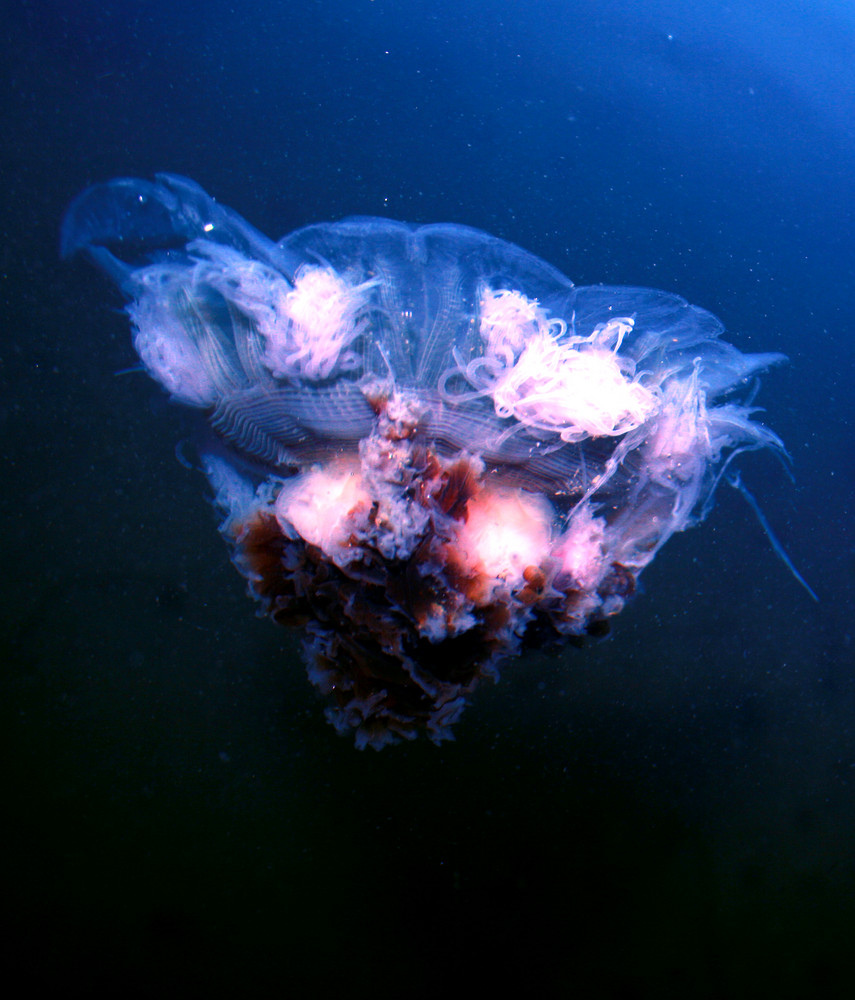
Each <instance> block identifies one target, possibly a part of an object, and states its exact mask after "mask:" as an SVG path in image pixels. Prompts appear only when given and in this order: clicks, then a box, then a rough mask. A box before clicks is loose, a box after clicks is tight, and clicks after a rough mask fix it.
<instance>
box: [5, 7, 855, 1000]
mask: <svg viewBox="0 0 855 1000" xmlns="http://www.w3.org/2000/svg"><path fill="white" fill-rule="evenodd" d="M2 6H3V17H2V22H0V23H2V27H0V35H1V36H2V49H3V50H2V56H0V66H2V67H3V69H2V74H3V82H4V85H5V86H4V92H5V94H6V97H5V99H4V100H3V101H2V102H0V128H2V131H0V135H2V145H0V157H2V160H0V162H2V178H3V197H2V199H0V205H2V215H0V226H2V237H3V238H2V242H0V275H2V287H0V296H2V298H0V301H2V304H3V313H4V316H3V322H2V329H0V338H2V368H0V383H2V401H0V422H2V457H3V467H4V469H5V472H4V475H3V484H4V489H3V490H2V523H3V524H4V526H5V532H4V536H5V541H4V550H5V555H6V560H5V567H4V572H3V574H2V588H3V595H2V602H0V615H2V623H3V624H2V631H0V642H2V646H0V662H2V671H0V675H2V688H3V690H2V707H3V724H2V725H3V732H4V735H5V736H6V738H7V739H6V743H7V747H8V750H7V758H6V759H7V764H6V767H5V768H4V784H5V791H4V796H3V801H4V805H5V816H6V822H5V824H4V825H5V828H6V830H7V832H8V833H10V834H11V839H12V846H11V848H9V847H7V849H6V851H5V852H4V864H3V868H4V881H5V888H4V890H3V894H2V900H3V902H2V917H3V924H4V926H3V938H4V941H5V942H6V943H7V944H11V945H12V946H13V948H14V953H15V954H16V955H17V959H18V961H19V963H20V964H21V965H22V966H23V967H24V968H25V969H26V971H27V975H28V976H29V980H30V981H31V982H32V981H45V982H47V983H48V984H49V985H51V986H57V985H62V984H67V983H69V982H74V983H80V984H83V985H84V986H85V987H88V988H89V989H90V991H94V992H95V993H97V992H99V991H105V990H107V989H111V990H113V991H116V990H119V989H121V990H123V991H126V989H127V984H128V983H131V982H132V983H137V984H138V985H139V986H140V987H143V988H145V989H147V990H148V991H152V990H155V989H162V990H166V991H167V992H168V991H169V990H170V989H172V990H173V991H178V992H183V994H184V995H188V996H190V995H196V993H197V992H200V991H201V990H202V989H206V990H207V992H208V993H213V994H215V995H216V994H218V993H223V994H228V993H229V992H230V991H233V990H234V989H235V988H236V987H239V986H243V987H245V988H247V989H249V990H250V991H254V992H259V991H261V990H262V989H265V990H268V991H269V990H270V989H272V988H277V987H278V988H281V990H282V991H285V990H290V991H291V993H292V994H293V995H296V996H299V995H304V994H305V993H307V992H308V990H309V989H311V990H312V991H313V992H315V991H318V990H320V991H321V992H324V991H332V990H337V991H339V990H340V991H345V990H346V991H347V993H348V994H349V995H351V996H354V995H355V996H363V995H369V994H370V995H372V996H377V995H381V996H382V995H384V994H389V995H395V994H399V993H400V994H403V993H405V992H406V993H408V994H409V995H415V996H427V995H436V994H437V993H438V992H439V991H443V992H444V991H447V990H448V989H450V988H452V987H453V986H455V984H456V985H459V986H460V987H461V988H465V989H472V988H479V989H490V988H492V987H493V986H494V985H495V984H496V983H498V982H504V983H508V984H509V985H510V986H511V987H512V988H513V989H514V990H522V989H524V988H525V989H527V990H528V991H529V992H531V991H532V990H534V992H535V993H537V995H540V996H550V997H551V996H566V995H568V993H570V992H572V991H573V990H576V991H577V992H578V994H579V995H583V996H584V995H591V994H592V991H593V990H596V994H597V995H600V996H615V997H641V996H653V995H661V993H662V991H663V990H666V989H671V990H679V991H681V992H687V993H690V995H693V996H700V997H705V996H709V997H719V996H741V995H749V994H750V995H756V993H757V991H758V989H761V988H762V989H763V990H764V991H766V992H768V993H769V994H770V995H777V996H804V995H808V994H810V993H814V994H815V993H817V992H822V994H823V995H824V996H833V995H840V991H842V990H843V989H844V988H845V985H846V984H847V983H849V982H851V974H852V968H851V966H852V957H851V946H850V945H851V935H852V932H853V930H855V902H853V899H855V896H853V890H855V847H853V845H855V798H853V797H855V732H853V730H854V729H855V679H853V673H855V671H854V670H853V668H855V652H853V593H854V592H855V531H853V527H852V524H853V519H852V513H853V512H852V500H851V497H852V493H853V487H855V449H853V445H852V440H853V415H855V348H853V344H855V338H853V319H852V316H853V311H855V309H853V305H855V303H853V294H852V284H851V282H852V270H853V249H852V241H851V231H852V226H853V212H854V211H855V194H853V189H852V183H851V178H852V175H853V168H855V127H853V122H855V11H853V9H852V6H851V5H850V4H846V3H843V2H838V3H834V2H828V0H826V2H821V3H817V4H813V5H811V7H810V10H809V11H807V10H805V5H803V4H796V3H795V2H793V3H786V4H785V3H780V2H772V0H764V2H758V0H748V2H746V3H742V4H734V5H726V4H719V3H708V4H704V5H700V4H694V3H689V2H687V0H672V2H663V0H654V2H652V3H647V4H645V5H643V10H642V11H641V12H639V11H638V10H637V9H636V8H637V7H638V5H636V4H633V3H630V2H629V0H623V2H621V0H612V2H605V3H603V2H593V0H592V2H587V3H585V2H573V0H560V2H559V0H554V2H552V0H543V2H538V0H531V2H529V3H520V2H511V0H507V2H485V0H456V2H454V3H451V2H446V0H434V2H431V3H428V2H421V0H397V2H394V3H393V2H391V0H374V2H371V0H350V2H345V0H336V2H333V0H317V2H310V0H306V2H304V3H299V4H298V3H290V2H289V3H275V2H273V0H268V2H267V3H259V4H254V5H237V4H232V3H224V2H220V0H208V2H206V3H201V2H199V3H197V2H193V3H183V4H174V3H164V2H162V0H149V2H147V3H130V2H126V3H117V2H109V0H108V2H106V3H104V4H101V5H98V7H97V9H96V8H94V7H92V8H91V9H89V5H82V4H79V3H72V2H70V0H69V2H61V0H55V2H53V3H50V4H35V3H23V2H18V3H12V2H7V3H4V4H3V5H2ZM156 170H169V171H172V172H176V173H181V174H185V175H187V176H190V177H193V178H194V179H195V180H197V181H198V182H199V183H200V184H202V185H203V187H205V188H206V189H207V190H208V191H210V192H211V193H212V194H213V195H215V196H216V197H217V198H218V199H220V200H221V201H222V202H223V203H225V204H227V205H231V206H233V207H234V208H235V209H236V210H237V211H239V212H240V213H241V214H242V215H243V216H244V217H245V218H247V219H248V220H249V221H250V222H251V223H253V224H254V225H256V226H257V227H258V228H259V229H261V230H262V231H264V232H266V233H268V234H269V235H271V236H278V235H280V234H282V233H285V232H286V231H288V230H290V229H293V228H295V227H296V226H299V225H303V224H305V223H308V222H313V221H321V220H327V219H335V218H339V217H341V216H344V215H350V214H367V215H385V216H389V217H393V218H402V219H405V220H408V221H411V222H419V223H423V222H435V221H449V222H456V223H462V224H466V225H472V226H477V227H480V228H483V229H486V230H488V231H490V232H493V233H495V234H496V235H498V236H501V237H503V238H504V239H508V240H511V241H513V242H515V243H519V244H521V245H522V246H524V247H526V248H527V249H529V250H531V251H532V252H534V253H536V254H538V255H539V256H541V257H543V258H545V259H546V260H548V261H550V262H551V263H553V264H555V265H556V266H557V267H559V268H560V269H561V270H562V271H564V272H565V273H567V274H568V275H569V276H570V277H571V278H572V279H573V280H574V281H576V282H578V283H580V284H590V283H596V282H606V283H612V284H638V285H651V286H654V287H658V288H663V289H666V290H669V291H674V292H678V293H680V294H681V295H684V296H685V297H686V298H688V299H689V300H690V301H692V302H694V303H697V304H698V305H701V306H704V307H705V308H708V309H710V310H711V311H713V312H714V313H716V314H717V315H719V316H720V317H721V318H722V319H723V321H724V322H725V323H726V325H727V327H728V331H729V333H728V336H729V338H730V339H731V340H732V341H733V342H734V343H735V344H736V345H737V346H738V347H740V348H741V349H743V350H754V351H783V352H785V353H786V354H788V355H789V356H790V358H791V363H790V364H789V366H788V367H786V368H783V369H778V370H775V371H773V372H772V373H770V374H769V375H767V376H766V377H765V379H764V384H763V387H762V390H761V393H760V395H759V397H758V404H759V405H762V406H763V407H764V408H765V410H766V413H765V417H764V419H765V420H766V421H767V422H768V423H769V424H770V425H771V426H772V427H773V428H774V429H775V430H776V431H777V432H778V433H780V435H781V436H782V437H783V438H784V440H785V441H786V443H787V445H788V448H789V450H790V452H791V455H792V458H793V472H794V475H795V484H792V483H791V482H790V481H789V479H788V478H787V476H786V475H785V473H784V472H783V470H782V469H781V468H780V467H779V466H778V465H777V464H776V463H775V461H774V459H772V458H770V457H763V456H756V457H754V458H751V457H749V459H748V460H747V461H746V462H745V463H744V464H743V467H742V468H743V478H744V480H745V482H746V483H747V484H748V485H749V487H750V489H751V490H752V492H753V493H754V494H755V495H756V496H757V497H758V499H759V501H760V503H761V505H762V508H763V511H764V512H765V515H766V517H767V518H768V520H769V522H770V524H771V525H772V527H773V529H774V530H775V532H776V533H777V534H778V536H779V537H780V539H781V541H782V542H783V543H784V545H785V546H786V548H787V551H788V552H789V554H790V556H791V557H792V559H793V560H794V562H795V563H796V564H797V566H798V567H799V569H800V571H801V572H802V573H803V574H804V576H805V577H806V578H807V580H808V581H809V582H810V584H811V586H813V588H814V589H815V590H816V591H817V593H818V594H819V597H820V598H821V603H820V604H819V605H815V604H813V603H812V602H811V601H810V599H809V598H808V596H807V595H806V594H805V592H804V591H803V590H802V589H801V588H800V587H799V586H798V585H797V584H796V582H795V581H794V580H793V578H792V577H791V576H790V575H789V574H788V573H787V572H786V569H785V568H784V567H783V565H782V564H781V562H780V561H779V560H778V559H777V558H776V556H775V553H774V551H773V550H772V548H771V546H770V545H769V544H768V542H767V540H766V539H765V537H764V535H763V532H762V530H761V528H760V526H759V524H758V523H757V520H756V519H755V517H754V515H753V513H752V511H751V510H750V508H749V507H748V505H747V504H746V503H745V502H744V501H743V499H742V498H741V497H740V496H739V495H738V494H736V493H735V492H734V491H732V490H729V489H723V490H722V491H721V492H720V496H719V501H718V504H717V506H716V509H715V510H714V511H713V513H712V514H711V516H710V518H709V520H708V521H707V522H706V524H705V525H703V526H702V527H701V528H699V529H698V530H696V531H692V532H688V533H686V534H684V535H681V536H678V537H676V538H674V539H673V540H672V541H671V543H670V544H669V545H668V546H667V547H666V549H665V550H663V552H662V553H661V554H660V555H659V556H658V558H657V561H656V563H655V564H654V565H652V566H651V567H650V568H649V569H648V571H647V572H646V573H645V575H644V582H645V592H644V593H643V594H641V595H640V596H639V597H637V598H636V600H635V602H634V603H633V605H632V606H631V607H630V608H629V609H628V610H627V611H626V612H624V614H623V615H622V616H621V617H620V618H619V619H617V620H616V622H615V628H614V630H613V635H612V637H611V638H610V639H609V640H608V641H606V642H604V643H601V644H599V645H594V646H591V647H589V648H587V649H585V650H582V651H579V650H571V651H569V652H565V653H563V654H561V655H560V656H558V657H554V658H549V657H547V656H532V657H530V658H527V659H524V660H521V661H518V662H516V663H515V664H514V665H512V666H511V667H509V668H508V669H507V670H506V671H505V676H504V677H503V680H502V683H501V684H500V685H498V686H496V687H495V688H493V689H489V690H484V691H482V692H481V695H480V697H479V698H478V700H477V701H476V702H475V703H474V704H473V705H472V706H471V707H470V708H469V710H468V711H467V714H466V715H465V717H464V719H463V721H462V723H461V724H460V725H459V726H458V727H457V733H456V734H457V742H456V743H454V744H450V745H445V746H443V747H442V748H439V749H438V748H435V747H433V746H431V745H429V744H427V743H417V744H413V745H410V746H404V747H398V748H393V749H391V750H386V751H384V752H383V753H381V754H374V753H363V754H359V753H357V752H356V751H354V749H353V748H352V746H351V744H350V743H349V742H348V741H346V740H342V739H339V738H338V737H336V735H335V733H334V732H333V730H332V729H331V728H330V727H328V726H326V725H325V724H324V723H323V721H322V715H321V709H322V706H321V705H320V704H319V701H318V700H317V698H316V697H315V695H314V694H313V692H312V690H311V688H310V687H309V685H308V684H307V682H306V680H305V677H304V675H303V668H302V666H301V665H300V661H299V658H298V651H299V637H298V636H296V635H291V634H290V633H286V632H282V631H277V630H276V629H275V628H274V627H273V626H272V625H270V624H269V623H268V622H264V621H258V620H256V619H254V618H253V615H252V606H251V604H250V602H249V601H248V600H247V599H246V598H245V597H244V595H243V592H242V583H241V581H240V579H239V578H238V576H237V574H236V573H235V572H234V571H233V569H232V568H231V567H230V566H229V565H228V562H227V559H226V554H225V552H224V551H223V548H222V546H221V543H220V540H219V539H218V538H217V536H216V531H215V527H216V516H215V514H214V512H213V510H212V509H211V508H210V506H209V505H208V503H207V502H206V500H205V499H204V495H203V493H204V491H203V488H202V484H201V481H200V477H199V476H198V474H195V473H193V472H192V471H189V470H187V469H185V468H184V467H183V466H182V465H181V464H180V463H179V462H178V461H176V458H175V455H174V442H175V440H177V439H179V438H180V437H181V436H182V433H183V432H184V426H183V424H182V421H183V420H184V418H183V417H182V415H181V413H180V412H179V411H178V409H177V408H176V407H174V406H172V405H171V404H169V403H168V401H166V400H165V399H164V398H163V397H162V396H161V395H159V394H158V392H157V390H156V388H155V387H154V386H153V384H152V383H151V382H150V381H149V380H148V379H147V378H146V377H145V376H142V375H137V374H133V373H131V374H116V373H117V372H121V371H122V370H124V369H127V368H128V367H129V366H131V365H132V364H133V363H134V361H135V358H134V355H133V352H132V349H131V346H130V341H129V337H128V332H127V325H126V322H125V320H124V318H123V317H122V316H121V315H120V314H119V312H118V311H117V310H118V308H119V307H120V306H121V301H120V300H119V299H118V298H117V297H116V296H115V293H113V292H112V291H111V290H110V289H109V287H108V286H107V284H106V283H105V282H104V281H103V280H102V279H101V278H99V277H98V276H97V275H96V274H95V273H93V272H92V271H91V270H90V269H88V268H86V267H85V266H84V265H82V264H75V263H72V264H67V263H66V264H61V263H60V262H59V260H58V253H57V245H58V226H59V220H60V218H61V215H62V212H63V210H64V208H65V207H66V205H67V204H68V202H69V201H70V199H71V198H72V197H73V196H74V195H75V194H76V193H77V192H78V191H79V190H80V189H81V188H83V187H84V186H85V185H87V184H89V183H91V182H93V181H97V180H104V179H107V178H110V177H113V176H117V175H123V174H131V175H135V176H147V175H150V174H152V173H154V172H155V171H156ZM114 307H115V308H114ZM533 983H536V984H537V986H536V987H535V986H532V985H531V984H533ZM835 991H837V992H835ZM232 995H233V993H232Z"/></svg>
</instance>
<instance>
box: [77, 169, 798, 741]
mask: <svg viewBox="0 0 855 1000" xmlns="http://www.w3.org/2000/svg"><path fill="white" fill-rule="evenodd" d="M79 251H83V252H85V253H86V254H87V255H88V256H89V257H90V258H91V259H92V260H93V261H94V262H95V264H97V265H98V266H99V267H100V268H101V269H102V270H103V271H104V272H105V273H106V274H107V275H108V276H109V278H111V279H112V280H113V281H114V282H115V284H116V285H117V286H118V287H119V288H120V289H121V292H122V293H123V294H124V296H125V298H126V301H127V306H126V311H127V315H128V318H129V320H130V324H131V327H132V331H133V342H134V347H135V349H136V352H137V354H138V355H139V358H140V361H141V363H142V366H143V367H144V369H145V370H146V371H147V372H148V374H149V375H150V376H151V377H152V378H153V379H154V380H155V381H156V382H158V383H159V384H160V385H161V386H162V387H163V389H164V390H165V391H166V392H167V393H168V394H169V395H170V396H171V397H172V398H173V399H174V400H175V401H176V402H177V403H178V404H181V405H182V406H185V407H189V408H192V409H194V410H196V411H199V412H200V413H201V414H202V415H203V417H204V423H205V424H206V425H207V428H208V429H209V431H210V433H209V434H208V435H207V437H206V440H205V441H204V442H203V443H201V444H200V446H199V449H200V450H199V454H200V465H201V467H202V469H203V471H204V473H205V475H206V476H207V479H208V482H209V483H210V487H211V490H212V493H213V498H214V502H215V503H216V506H217V507H218V508H219V510H220V511H221V514H222V524H221V527H220V531H221V533H222V535H223V537H224V539H225V540H226V542H227V544H228V547H229V549H230V552H231V558H232V560H233V562H234V564H235V566H236V567H237V569H238V570H239V571H240V572H241V573H242V574H243V576H244V577H245V578H246V581H247V585H248V590H249V592H250V594H251V595H252V597H253V598H255V600H256V601H257V602H258V604H259V606H260V610H261V612H262V613H264V614H266V615H268V616H270V617H271V618H272V619H273V620H274V621H275V622H277V623H279V624H282V625H287V626H297V627H300V628H302V629H303V634H304V637H305V641H304V657H305V661H306V666H307V669H308V676H309V679H310V681H311V682H312V684H313V685H314V686H315V687H316V688H317V689H319V690H320V691H321V692H322V693H323V694H324V695H325V696H326V697H327V699H328V707H327V708H326V715H327V717H328V719H329V720H330V721H331V722H332V724H333V725H334V726H335V728H336V729H337V730H338V731H340V732H342V733H352V734H353V735H354V737H355V742H356V745H357V746H358V747H360V748H362V747H366V746H371V747H374V748H380V747H382V746H384V745H387V744H393V743H397V742H400V741H401V740H410V739H413V738H415V737H416V736H417V735H418V734H420V733H421V734H424V735H425V736H427V737H428V738H429V739H430V740H432V741H434V742H436V743H439V742H441V741H443V740H445V739H449V738H451V737H452V727H453V725H454V723H455V722H456V721H457V720H458V719H459V717H460V715H461V712H462V711H463V709H464V706H465V704H466V702H467V700H468V699H469V697H470V696H471V695H472V693H473V691H474V690H475V688H476V687H477V685H478V684H479V682H481V681H482V680H483V679H485V678H488V679H496V678H497V677H498V672H499V668H500V666H501V665H502V663H503V662H504V661H506V660H508V659H509V658H512V657H515V656H517V655H518V654H520V653H521V652H522V651H523V650H525V649H528V648H533V647H538V646H543V645H546V644H555V643H561V642H571V643H575V644H579V642H580V641H581V640H583V639H584V638H585V637H586V636H599V635H602V634H604V633H605V632H606V631H607V630H608V623H609V620H610V619H611V618H612V617H613V616H614V615H616V614H617V613H618V612H620V611H621V609H622V608H623V607H624V606H625V604H626V603H627V601H628V600H629V599H630V598H631V597H632V596H633V594H634V592H635V591H636V588H637V586H638V580H639V576H640V574H641V572H642V570H643V569H644V567H645V566H647V565H648V564H649V563H650V562H651V560H653V558H654V557H655V556H656V554H657V552H658V551H659V549H660V548H661V546H662V545H663V544H664V543H665V542H666V541H667V540H668V538H670V537H671V535H672V534H674V532H677V531H682V530H684V529H686V528H688V527H690V526H693V525H695V524H697V523H699V522H700V521H701V520H702V519H703V518H704V516H705V515H706V513H707V511H708V509H709V507H710V503H711V500H712V496H713V493H714V491H715V489H716V486H717V484H718V482H719V481H720V479H721V478H722V477H723V476H724V475H725V474H728V475H730V474H732V471H733V470H732V469H731V462H732V461H733V459H734V458H735V457H736V456H737V455H739V454H740V453H742V452H744V451H746V450H750V449H771V450H772V451H773V452H776V453H778V454H780V455H783V454H784V447H783V444H782V442H781V440H780V439H779V438H778V437H777V436H776V435H775V434H774V433H773V432H772V431H771V430H770V429H768V428H767V427H765V426H764V425H763V424H761V423H759V422H758V421H757V420H756V419H754V417H755V414H756V411H755V410H754V409H753V408H752V407H751V406H750V405H749V403H748V402H740V401H739V399H738V398H737V395H738V390H739V389H740V387H745V386H746V384H747V383H748V382H751V381H754V378H755V376H756V375H757V374H758V373H759V372H761V371H763V370H764V369H767V368H768V367H769V366H771V365H774V364H776V363H778V362H780V361H782V360H784V358H783V356H782V355H780V354H775V353H763V354H744V353H742V352H740V351H739V350H737V348H735V347H734V346H732V345H731V344H729V343H727V342H725V341H724V340H722V339H721V334H722V332H723V329H722V326H721V324H720V323H719V321H718V320H717V319H716V318H715V317H714V316H713V315H711V314H710V313H709V312H706V311H705V310H703V309H700V308H698V307H696V306H692V305H690V304H688V303H687V302H686V301H685V300H683V299H682V298H680V297H679V296H677V295H673V294H670V293H667V292H662V291H655V290H652V289H647V288H631V287H608V286H602V285H595V286H590V287H577V286H575V285H574V284H573V283H572V282H571V281H570V280H569V279H568V278H566V277H565V276H564V275H563V274H562V273H560V272H559V271H558V270H556V269H555V268H554V267H552V266H550V265H549V264H547V263H545V262H544V261H542V260H540V259H538V258H537V257H535V256H533V255H532V254H530V253H527V252H526V251H525V250H522V249H520V248H519V247H517V246H514V245H512V244H510V243H507V242H504V241H503V240H500V239H497V238H495V237H493V236H489V235H487V234H486V233H483V232H480V231H478V230H476V229H471V228H467V227H465V226H461V225H453V224H440V225H423V226H413V225H407V224H404V223H401V222H393V221H390V220H387V219H379V218H350V219H345V220H344V221H340V222H333V223H323V224H319V225H309V226H307V227H305V228H303V229H299V230H297V231H296V232H294V233H291V234H290V235H288V236H286V237H284V238H283V239H282V240H280V241H279V242H273V241H272V240H270V239H268V238H266V237H265V236H263V235H262V234H261V233H260V232H258V231H257V230H255V229H254V228H253V227H252V226H250V225H249V224H248V223H247V222H245V221H244V220H243V219H242V218H241V217H240V216H239V215H237V214H236V213H235V212H233V211H231V210H230V209H228V208H226V207H223V206H221V205H219V204H218V203H217V202H216V201H215V200H213V199H212V198H211V197H209V196H208V195H207V194H206V193H205V192H204V191H203V190H202V189H201V188H200V187H199V186H197V185H196V184H195V183H193V182H192V181H189V180H187V179H185V178H181V177H178V176H174V175H170V174H160V175H157V177H156V179H155V180H154V181H153V182H152V181H146V180H136V179H120V180H113V181H110V182H108V183H103V184H96V185H95V186H93V187H90V188H89V189H87V190H86V191H84V192H83V193H82V194H80V195H79V196H78V197H77V199H76V200H75V201H74V202H73V203H72V204H71V206H70V208H69V209H68V212H67V214H66V217H65V219H64V222H63V226H62V252H63V254H64V255H66V256H68V255H71V254H74V253H76V252H79ZM737 482H738V480H737Z"/></svg>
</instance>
